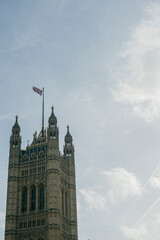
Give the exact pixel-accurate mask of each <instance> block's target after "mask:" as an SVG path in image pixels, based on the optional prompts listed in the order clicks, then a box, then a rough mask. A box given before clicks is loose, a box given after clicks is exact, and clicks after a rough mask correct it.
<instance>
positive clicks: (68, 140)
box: [64, 125, 73, 143]
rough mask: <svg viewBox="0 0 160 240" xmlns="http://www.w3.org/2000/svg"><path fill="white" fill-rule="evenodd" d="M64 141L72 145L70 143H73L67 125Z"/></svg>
mask: <svg viewBox="0 0 160 240" xmlns="http://www.w3.org/2000/svg"><path fill="white" fill-rule="evenodd" d="M64 141H65V143H72V141H73V139H72V136H71V134H70V132H69V125H67V134H66V136H65V138H64Z"/></svg>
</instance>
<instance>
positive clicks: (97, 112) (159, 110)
mask: <svg viewBox="0 0 160 240" xmlns="http://www.w3.org/2000/svg"><path fill="white" fill-rule="evenodd" d="M159 16H160V2H159V1H151V0H134V1H132V0H112V1H109V0H99V1H98V0H81V1H76V0H58V1H56V0H34V1H31V0H28V1H24V0H19V1H18V0H14V1H12V0H8V1H6V0H0V89H1V95H0V107H1V112H0V132H1V138H0V146H1V157H0V164H1V176H0V180H1V189H0V239H3V234H4V230H3V222H4V213H5V204H6V190H7V171H8V154H9V137H10V134H11V128H12V125H13V124H14V121H15V115H16V114H18V115H19V124H20V126H21V134H22V147H23V148H25V147H26V144H27V140H29V141H30V142H31V141H32V134H33V132H34V131H35V130H37V131H40V127H41V97H40V96H38V94H35V93H34V92H33V90H32V86H36V87H38V88H42V87H43V86H44V87H45V126H46V127H47V121H48V117H49V115H50V107H51V106H52V104H53V105H54V107H55V115H56V116H57V119H58V123H59V128H60V149H61V151H62V149H63V139H64V136H65V133H66V125H67V124H69V125H70V131H71V134H72V136H73V139H74V144H75V151H76V172H77V201H78V229H79V240H87V239H91V240H97V239H101V240H106V239H110V240H112V239H113V240H126V239H134V240H140V239H142V240H143V239H145V240H150V239H151V237H150V236H153V232H154V238H152V239H154V240H157V239H159V237H158V236H159V232H158V231H159V230H158V229H160V226H159V222H160V219H159V218H160V216H159V215H158V214H157V215H156V214H155V212H156V213H158V212H159V213H160V211H159V206H158V205H159V201H157V202H156V203H155V205H154V206H153V207H152V208H151V210H149V211H148V212H147V213H146V211H147V209H149V207H150V206H152V204H153V203H154V201H156V199H157V198H158V196H159V189H160V171H159V169H158V168H157V170H156V171H155V172H154V170H155V169H156V167H157V165H158V164H159V162H160V161H159V159H160V150H159V149H160V148H159V146H160V99H159V96H160V90H159V89H160V84H159V76H160V70H159V62H160V34H159V31H160V30H159V26H160V17H159ZM152 173H154V174H153V176H152ZM150 176H152V177H151V178H150ZM149 178H150V180H149ZM148 180H149V181H148ZM156 210H157V211H156ZM145 213H146V214H145ZM143 215H144V216H143ZM141 216H143V217H142V218H140V217H141ZM139 218H140V220H139V221H138V222H137V220H138V219H139ZM153 223H156V224H153ZM148 224H149V225H150V226H151V227H150V230H148V228H147V226H148ZM156 234H157V235H156Z"/></svg>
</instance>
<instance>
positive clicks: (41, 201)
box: [38, 183, 44, 209]
mask: <svg viewBox="0 0 160 240" xmlns="http://www.w3.org/2000/svg"><path fill="white" fill-rule="evenodd" d="M38 195H39V198H38V202H39V206H38V208H39V209H44V184H43V183H41V184H40V185H39V189H38Z"/></svg>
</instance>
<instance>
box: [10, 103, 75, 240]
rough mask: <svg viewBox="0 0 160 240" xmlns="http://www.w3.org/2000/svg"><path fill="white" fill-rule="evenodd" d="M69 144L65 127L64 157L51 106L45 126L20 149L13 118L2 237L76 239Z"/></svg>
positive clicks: (72, 157) (73, 189)
mask: <svg viewBox="0 0 160 240" xmlns="http://www.w3.org/2000/svg"><path fill="white" fill-rule="evenodd" d="M77 239H78V235H77V208H76V184H75V163H74V146H73V140H72V136H71V135H70V132H69V127H68V126H67V134H66V136H65V145H64V153H63V155H62V154H61V153H60V151H59V128H58V126H57V118H56V116H55V115H54V109H53V107H52V111H51V116H50V117H49V120H48V128H47V130H45V129H44V127H42V130H41V132H40V134H39V135H38V136H37V133H36V132H35V133H34V135H33V142H32V143H31V145H28V146H27V147H26V149H25V150H22V149H21V136H20V126H19V124H18V117H17V116H16V122H15V124H14V126H13V128H12V134H11V137H10V153H9V168H8V190H7V207H6V225H5V240H77Z"/></svg>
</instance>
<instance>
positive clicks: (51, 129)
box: [47, 106, 59, 149]
mask: <svg viewBox="0 0 160 240" xmlns="http://www.w3.org/2000/svg"><path fill="white" fill-rule="evenodd" d="M51 109H52V112H51V115H50V117H49V119H48V129H47V140H48V147H49V148H54V149H59V129H58V127H57V118H56V116H55V115H54V107H53V106H52V108H51Z"/></svg>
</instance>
